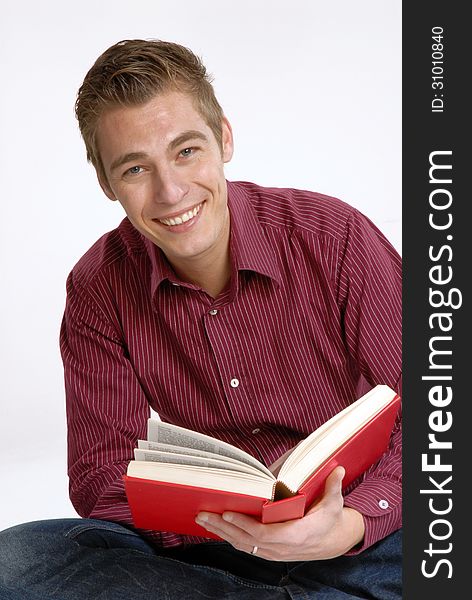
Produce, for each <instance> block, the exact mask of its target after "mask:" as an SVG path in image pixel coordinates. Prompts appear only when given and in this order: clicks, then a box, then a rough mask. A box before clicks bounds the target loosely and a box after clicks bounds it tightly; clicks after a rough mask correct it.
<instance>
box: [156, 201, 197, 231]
mask: <svg viewBox="0 0 472 600" xmlns="http://www.w3.org/2000/svg"><path fill="white" fill-rule="evenodd" d="M201 207H202V205H201V204H199V205H198V206H196V207H195V208H194V209H192V210H188V211H187V212H185V213H183V214H181V215H179V216H178V217H172V218H169V219H159V221H160V222H161V223H164V225H169V226H172V225H181V224H182V223H186V222H187V221H190V219H193V217H196V216H197V215H198V213H199V212H200V209H201Z"/></svg>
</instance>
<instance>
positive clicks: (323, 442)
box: [278, 385, 397, 492]
mask: <svg viewBox="0 0 472 600" xmlns="http://www.w3.org/2000/svg"><path fill="white" fill-rule="evenodd" d="M396 395H397V394H396V392H394V391H393V390H392V389H390V388H389V387H388V386H386V385H378V386H376V387H375V388H373V389H372V390H370V391H369V392H367V394H365V395H364V396H362V397H361V398H359V399H358V400H356V401H355V402H353V403H352V404H351V405H349V406H348V407H347V408H345V409H343V410H342V411H340V412H339V413H338V414H336V415H334V416H333V417H332V418H331V419H329V420H328V421H326V423H324V424H323V425H321V427H319V428H318V429H316V430H315V431H314V432H313V433H311V434H310V435H309V436H308V437H307V438H305V440H303V441H302V442H300V444H299V445H298V446H297V447H296V448H295V449H294V451H293V452H292V453H291V454H290V456H289V457H288V458H287V460H286V461H285V463H284V464H283V465H282V467H281V469H280V472H279V477H278V478H279V480H280V481H282V482H283V483H284V484H285V485H286V486H287V487H288V488H289V489H290V490H292V491H294V492H295V491H296V490H297V489H298V488H299V487H300V486H301V485H302V483H303V482H304V481H305V480H306V479H307V478H308V477H309V476H310V475H311V473H313V471H315V470H316V468H317V467H318V466H319V465H321V464H322V463H323V462H324V461H325V460H327V459H328V458H329V457H330V456H331V454H332V453H333V452H334V451H335V450H336V449H337V448H339V447H340V446H341V445H342V444H343V443H344V442H345V441H346V440H348V439H349V438H350V437H351V436H352V435H354V434H355V433H357V431H359V430H360V429H361V428H362V427H363V426H364V425H365V424H366V423H367V422H368V421H369V420H370V419H371V418H372V417H373V416H374V415H376V414H377V413H379V412H380V411H381V410H382V409H383V408H384V407H385V406H387V404H388V403H389V402H391V401H392V400H393V399H394V398H395V397H396Z"/></svg>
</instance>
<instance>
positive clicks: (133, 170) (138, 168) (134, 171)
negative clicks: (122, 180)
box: [127, 166, 141, 175]
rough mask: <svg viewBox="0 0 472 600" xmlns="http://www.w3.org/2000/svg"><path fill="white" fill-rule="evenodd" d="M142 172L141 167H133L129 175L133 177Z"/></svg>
mask: <svg viewBox="0 0 472 600" xmlns="http://www.w3.org/2000/svg"><path fill="white" fill-rule="evenodd" d="M140 172H141V167H137V166H136V167H131V169H128V171H127V173H130V174H131V175H137V174H138V173H140Z"/></svg>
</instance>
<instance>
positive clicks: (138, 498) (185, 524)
mask: <svg viewBox="0 0 472 600" xmlns="http://www.w3.org/2000/svg"><path fill="white" fill-rule="evenodd" d="M399 406H400V397H399V396H398V395H397V396H396V397H395V398H394V399H393V400H392V401H391V402H389V404H388V405H387V406H386V407H385V408H384V409H383V410H382V411H380V412H379V413H378V414H377V415H376V416H375V417H373V418H372V419H371V420H370V421H369V422H368V423H367V424H366V425H364V426H363V427H362V428H361V429H360V430H359V431H358V432H357V433H355V434H354V435H353V436H352V437H350V438H349V439H348V440H347V441H346V442H345V443H344V444H343V445H342V446H340V447H339V448H338V449H337V450H336V451H335V452H334V453H333V454H332V455H331V456H330V458H328V460H326V461H325V462H324V463H323V464H322V465H321V466H320V467H319V468H318V469H316V470H315V471H314V473H313V474H312V475H311V476H310V477H309V478H308V479H307V480H306V481H305V482H304V483H303V484H302V485H301V486H300V488H299V490H298V493H297V494H296V495H294V496H291V497H289V498H284V499H282V500H276V501H272V500H270V499H267V498H260V497H255V496H249V495H244V494H239V493H234V492H226V491H220V490H214V489H208V488H204V487H196V486H190V485H181V484H173V483H167V482H161V481H155V480H150V479H142V478H138V477H130V476H128V475H124V476H123V479H124V483H125V490H126V495H127V498H128V503H129V506H130V509H131V514H132V517H133V523H134V525H135V527H138V528H141V529H154V530H157V531H172V532H174V533H183V534H188V535H197V536H203V537H214V538H215V539H219V538H218V537H217V536H215V535H212V534H210V533H209V532H208V531H207V530H206V529H203V528H202V527H200V526H199V525H197V524H196V523H195V517H196V516H197V514H198V513H199V512H201V511H207V512H214V513H219V514H221V513H223V512H225V511H233V512H241V513H244V514H247V515H252V516H254V517H257V518H258V519H260V520H261V521H262V522H263V523H277V522H282V521H289V520H292V519H297V518H300V517H303V515H304V514H305V512H306V510H307V509H308V508H309V507H310V505H311V504H312V503H313V502H314V500H315V499H316V498H317V497H318V496H320V495H321V494H322V493H323V489H324V484H325V481H326V478H327V476H328V475H329V473H331V471H332V470H333V469H334V468H335V467H336V466H338V465H342V466H343V467H344V469H345V471H346V473H345V476H344V479H343V488H346V487H347V486H348V485H349V484H350V483H351V482H352V481H353V480H354V479H356V478H357V477H358V476H359V475H361V474H362V473H363V472H364V471H365V470H366V469H368V468H369V467H370V466H371V465H372V464H373V463H375V462H376V461H377V460H378V459H379V458H380V457H381V456H382V454H383V453H384V452H385V451H386V450H387V447H388V444H389V440H390V435H391V432H392V428H393V424H394V422H395V418H396V415H397V412H398V408H399Z"/></svg>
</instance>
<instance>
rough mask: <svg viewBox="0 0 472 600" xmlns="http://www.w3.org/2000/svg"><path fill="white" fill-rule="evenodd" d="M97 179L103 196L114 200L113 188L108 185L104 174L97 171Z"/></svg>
mask: <svg viewBox="0 0 472 600" xmlns="http://www.w3.org/2000/svg"><path fill="white" fill-rule="evenodd" d="M97 179H98V183H99V184H100V187H101V188H102V190H103V192H104V194H105V196H106V197H107V198H108V199H109V200H113V201H115V200H116V196H115V194H114V193H113V190H112V189H111V187H110V184H109V183H108V181H107V178H106V177H105V175H102V174H100V173H99V172H98V171H97Z"/></svg>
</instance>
